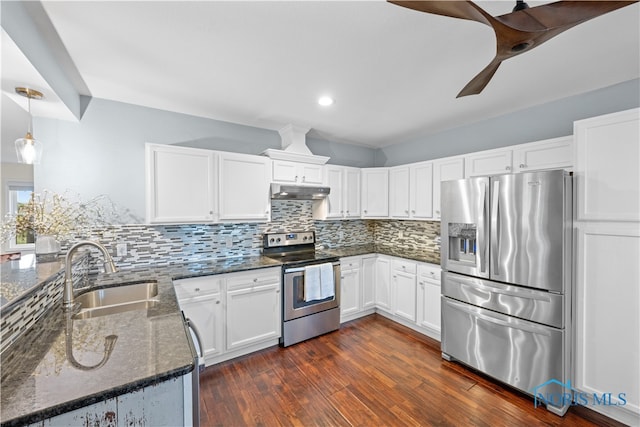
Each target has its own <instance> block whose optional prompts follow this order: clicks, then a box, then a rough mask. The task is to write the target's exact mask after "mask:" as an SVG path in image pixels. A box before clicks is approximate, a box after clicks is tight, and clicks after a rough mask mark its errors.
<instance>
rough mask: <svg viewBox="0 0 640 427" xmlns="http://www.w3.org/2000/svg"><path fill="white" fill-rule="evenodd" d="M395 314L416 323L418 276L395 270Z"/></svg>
mask: <svg viewBox="0 0 640 427" xmlns="http://www.w3.org/2000/svg"><path fill="white" fill-rule="evenodd" d="M392 283H393V305H392V307H393V314H394V315H396V316H398V317H401V318H403V319H406V320H409V321H411V322H415V321H416V275H415V274H410V273H405V272H404V271H397V270H394V272H393V282H392Z"/></svg>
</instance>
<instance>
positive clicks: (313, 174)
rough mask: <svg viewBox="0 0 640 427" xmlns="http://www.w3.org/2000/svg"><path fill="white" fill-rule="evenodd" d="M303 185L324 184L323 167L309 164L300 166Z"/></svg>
mask: <svg viewBox="0 0 640 427" xmlns="http://www.w3.org/2000/svg"><path fill="white" fill-rule="evenodd" d="M299 173H300V175H299V176H300V181H299V182H300V183H301V184H318V185H320V184H322V166H321V165H312V164H308V163H300V164H299Z"/></svg>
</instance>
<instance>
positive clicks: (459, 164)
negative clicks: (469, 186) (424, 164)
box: [433, 157, 464, 221]
mask: <svg viewBox="0 0 640 427" xmlns="http://www.w3.org/2000/svg"><path fill="white" fill-rule="evenodd" d="M462 178H464V158H463V157H447V158H444V159H438V160H434V162H433V219H435V220H438V221H439V220H440V183H441V182H442V181H450V180H453V179H462Z"/></svg>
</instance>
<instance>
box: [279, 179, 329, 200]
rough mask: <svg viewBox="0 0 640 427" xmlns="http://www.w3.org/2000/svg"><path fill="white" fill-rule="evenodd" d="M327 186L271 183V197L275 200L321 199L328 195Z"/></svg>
mask: <svg viewBox="0 0 640 427" xmlns="http://www.w3.org/2000/svg"><path fill="white" fill-rule="evenodd" d="M330 191H331V189H330V188H329V187H310V186H307V185H287V184H276V183H273V184H271V199H275V200H322V199H324V198H326V197H327V196H328V195H329V192H330Z"/></svg>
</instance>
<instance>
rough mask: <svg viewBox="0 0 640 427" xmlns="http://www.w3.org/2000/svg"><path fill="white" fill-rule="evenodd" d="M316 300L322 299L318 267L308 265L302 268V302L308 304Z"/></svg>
mask: <svg viewBox="0 0 640 427" xmlns="http://www.w3.org/2000/svg"><path fill="white" fill-rule="evenodd" d="M317 299H322V288H321V284H320V265H309V266H307V267H305V268H304V300H305V301H306V302H309V301H313V300H317Z"/></svg>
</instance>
